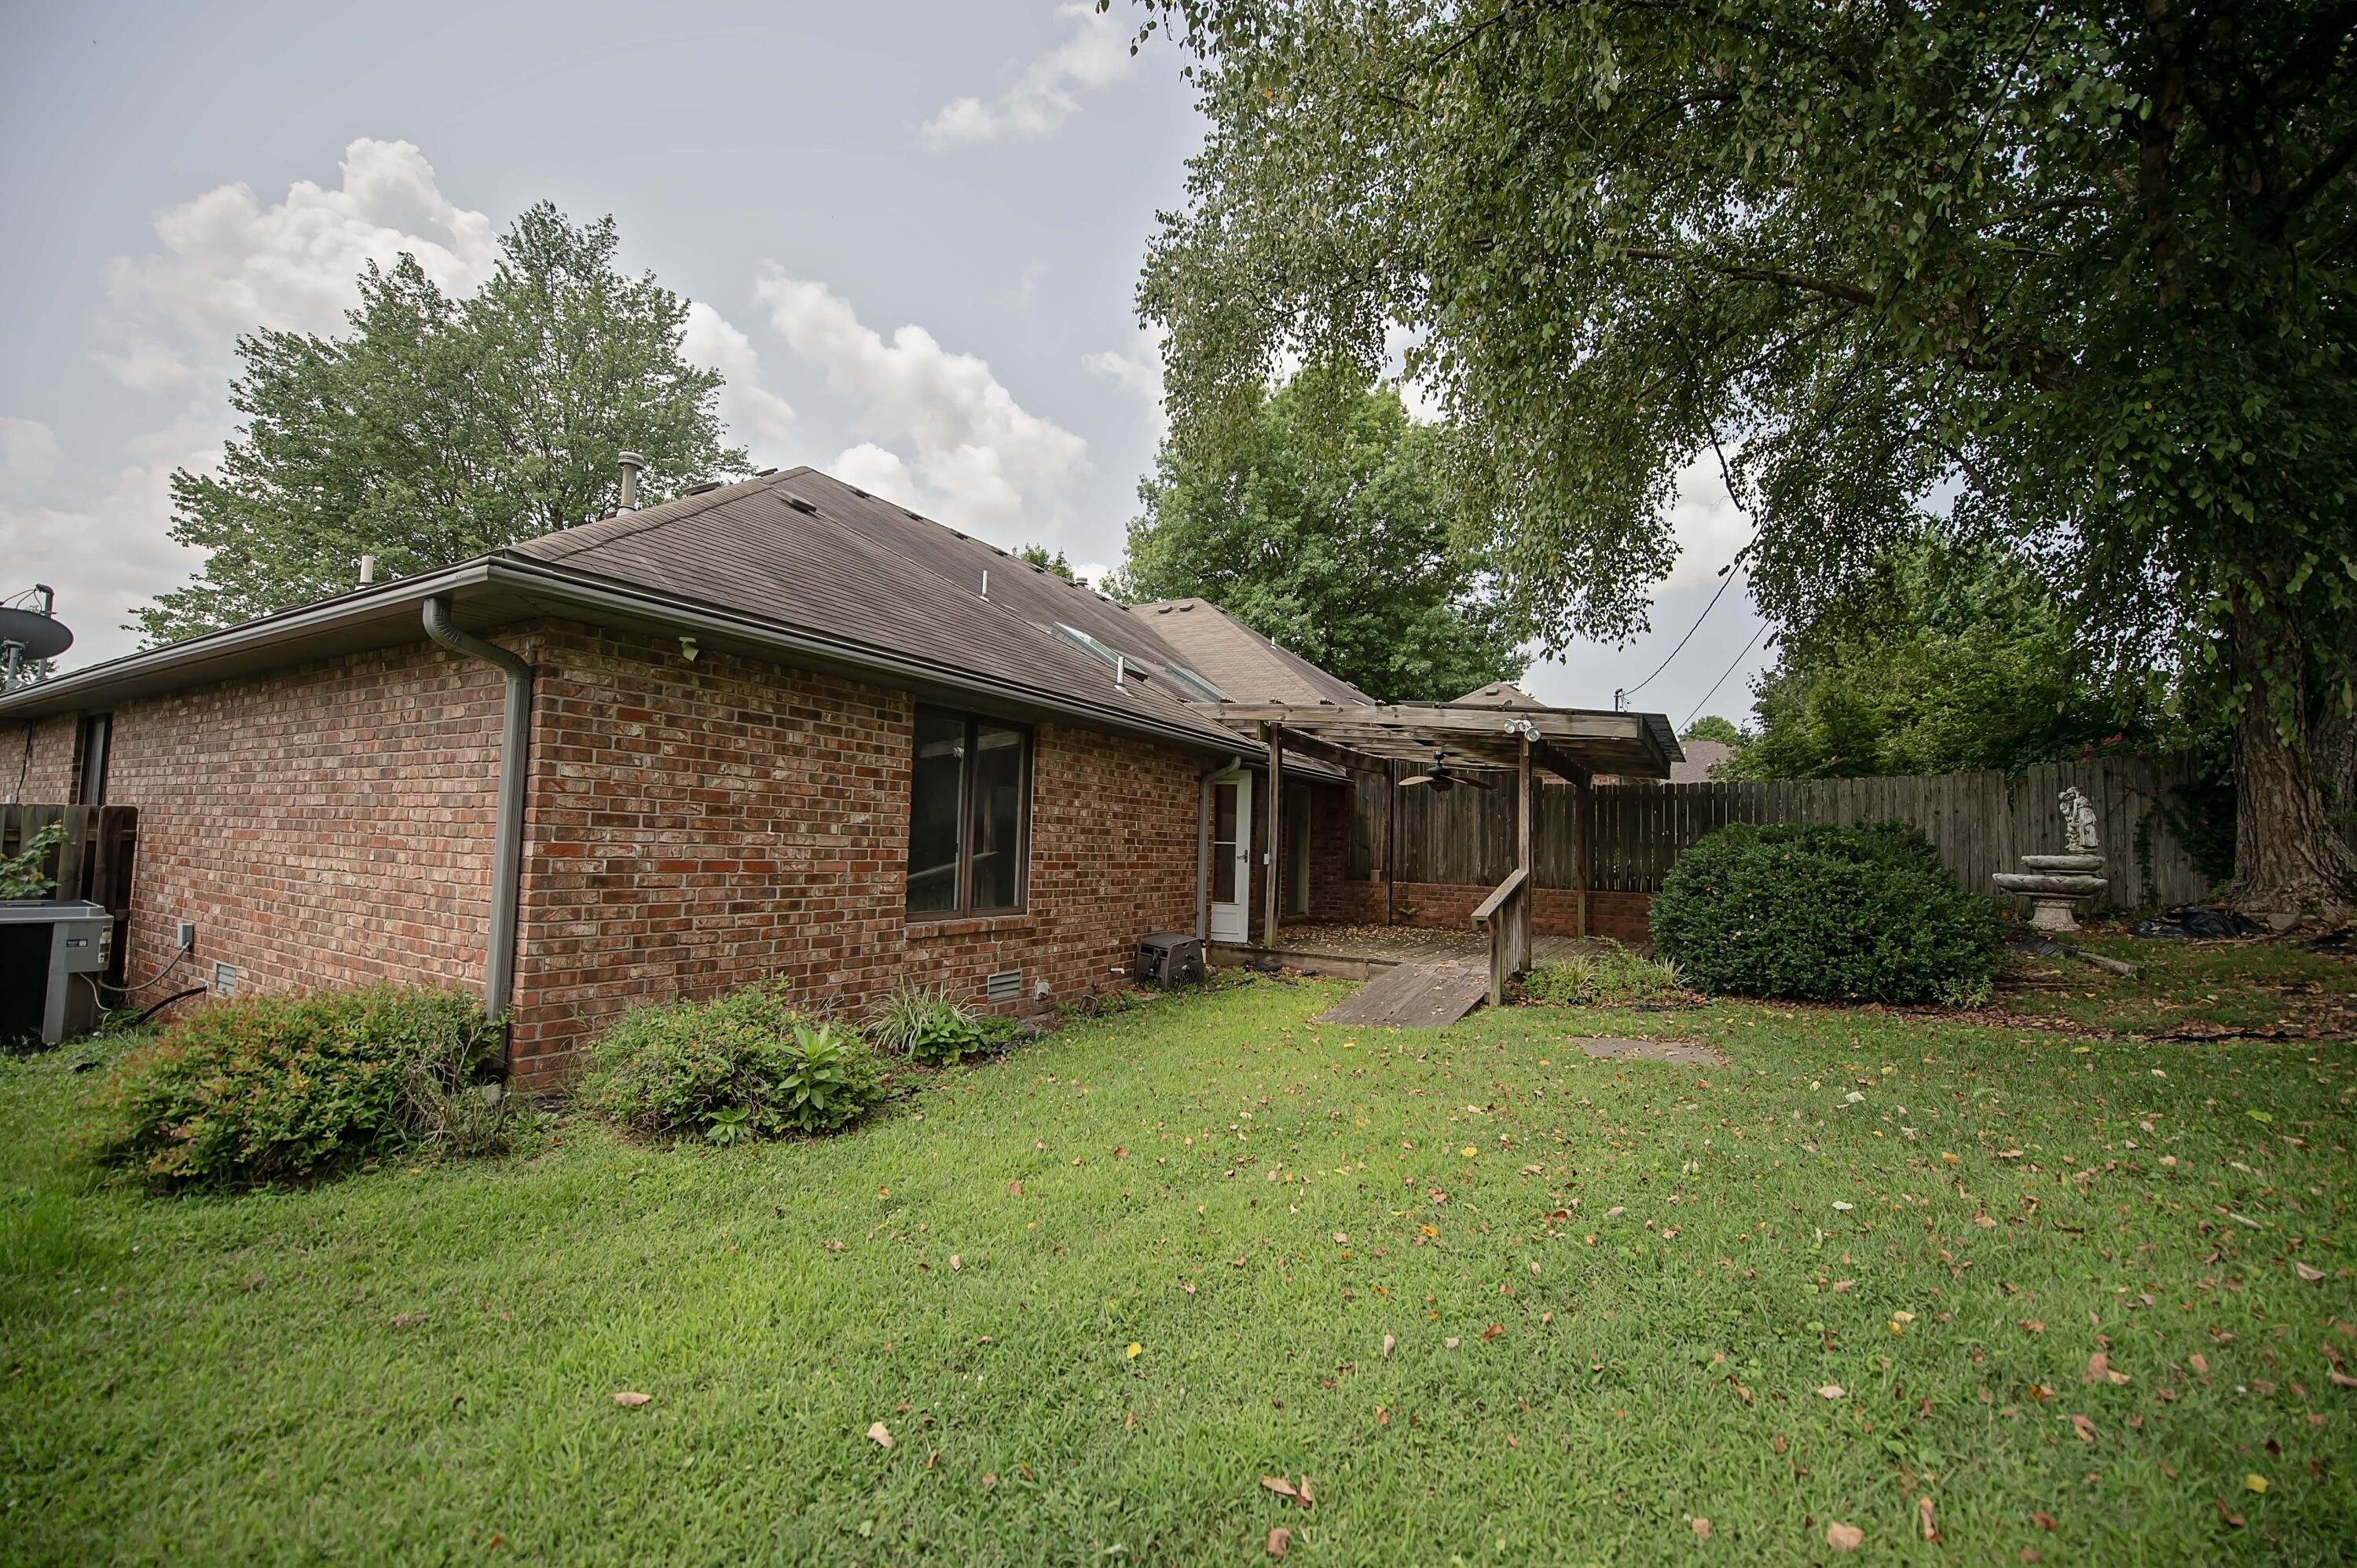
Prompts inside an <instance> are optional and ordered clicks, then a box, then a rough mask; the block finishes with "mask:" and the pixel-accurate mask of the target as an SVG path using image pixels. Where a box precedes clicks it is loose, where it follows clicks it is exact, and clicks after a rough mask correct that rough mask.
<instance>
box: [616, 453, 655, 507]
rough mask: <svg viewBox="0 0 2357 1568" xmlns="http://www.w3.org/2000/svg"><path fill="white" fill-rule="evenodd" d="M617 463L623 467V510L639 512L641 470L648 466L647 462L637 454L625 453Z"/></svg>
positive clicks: (617, 459) (617, 458)
mask: <svg viewBox="0 0 2357 1568" xmlns="http://www.w3.org/2000/svg"><path fill="white" fill-rule="evenodd" d="M615 461H616V462H618V463H619V464H621V465H622V510H624V511H636V510H639V470H640V468H643V467H646V466H647V460H646V459H645V458H644V457H641V456H639V455H638V454H637V453H636V452H624V453H621V454H620V455H619V456H617V457H616V458H615Z"/></svg>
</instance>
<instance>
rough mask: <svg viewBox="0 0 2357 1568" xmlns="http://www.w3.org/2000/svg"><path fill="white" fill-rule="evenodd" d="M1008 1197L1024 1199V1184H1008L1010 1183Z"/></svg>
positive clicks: (1017, 1182)
mask: <svg viewBox="0 0 2357 1568" xmlns="http://www.w3.org/2000/svg"><path fill="white" fill-rule="evenodd" d="M1006 1196H1007V1197H1022V1196H1023V1184H1022V1183H1021V1182H1019V1181H1010V1182H1008V1183H1007V1184H1006Z"/></svg>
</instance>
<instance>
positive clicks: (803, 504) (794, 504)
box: [786, 496, 818, 517]
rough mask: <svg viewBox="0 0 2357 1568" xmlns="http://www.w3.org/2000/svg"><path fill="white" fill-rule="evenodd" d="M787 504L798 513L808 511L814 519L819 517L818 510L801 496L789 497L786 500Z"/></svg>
mask: <svg viewBox="0 0 2357 1568" xmlns="http://www.w3.org/2000/svg"><path fill="white" fill-rule="evenodd" d="M786 504H787V505H788V506H790V507H791V508H793V509H794V510H796V511H806V512H808V513H810V514H811V515H812V516H813V517H816V516H817V515H818V508H816V507H814V506H813V505H811V503H810V502H808V501H806V500H804V499H802V497H800V496H788V497H787V498H786Z"/></svg>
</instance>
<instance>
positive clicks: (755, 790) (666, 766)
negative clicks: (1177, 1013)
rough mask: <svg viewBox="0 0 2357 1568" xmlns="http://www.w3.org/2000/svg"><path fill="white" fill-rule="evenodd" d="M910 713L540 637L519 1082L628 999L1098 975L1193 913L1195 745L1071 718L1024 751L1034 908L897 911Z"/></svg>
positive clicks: (798, 678) (859, 1004)
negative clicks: (906, 981) (1172, 744)
mask: <svg viewBox="0 0 2357 1568" xmlns="http://www.w3.org/2000/svg"><path fill="white" fill-rule="evenodd" d="M912 714H913V707H912V703H911V701H910V699H909V697H908V696H907V695H906V694H904V693H898V692H893V691H889V690H886V689H883V688H879V687H873V686H867V685H863V684H860V683H858V682H851V681H847V680H842V679H837V678H834V677H829V676H820V675H813V674H808V673H805V672H802V671H791V670H784V669H780V668H777V667H773V666H768V665H761V664H756V663H751V662H748V661H744V660H735V659H731V658H729V657H727V656H726V655H721V654H716V653H706V654H705V655H704V656H703V657H702V658H700V659H698V660H696V661H695V662H694V663H693V664H689V663H685V662H683V661H682V660H680V659H678V657H677V656H676V650H675V648H674V647H673V645H670V644H662V643H655V642H648V641H640V640H638V639H627V638H616V637H609V636H603V635H600V634H598V633H597V632H596V631H594V630H592V629H590V628H571V627H566V628H553V629H552V630H551V631H550V633H549V635H548V638H547V640H546V642H545V644H544V663H543V669H542V673H541V678H540V687H539V722H538V724H537V725H536V730H535V737H534V740H535V745H534V761H533V788H532V805H531V814H530V819H529V826H528V832H527V854H526V872H525V876H524V885H523V929H522V940H521V943H520V945H521V947H522V958H521V960H520V961H519V964H518V977H517V979H518V992H517V1004H518V1027H517V1030H516V1035H515V1061H516V1067H517V1074H518V1079H519V1081H520V1082H521V1083H522V1085H523V1086H525V1087H535V1086H540V1085H544V1084H548V1083H553V1082H556V1081H559V1080H561V1079H563V1078H564V1077H565V1076H566V1075H567V1074H568V1073H569V1072H570V1071H571V1070H572V1065H573V1053H574V1052H575V1051H576V1050H577V1049H578V1047H581V1046H582V1045H584V1044H586V1043H587V1041H588V1040H589V1039H590V1038H591V1037H592V1036H594V1035H595V1033H596V1032H597V1029H598V1028H599V1027H600V1026H602V1025H603V1024H605V1023H606V1022H608V1021H609V1020H610V1019H612V1018H614V1017H616V1016H618V1015H619V1014H620V1013H622V1012H623V1011H624V1010H626V1009H627V1008H629V1007H630V1006H633V1005H637V1004H644V1003H649V1002H662V1001H669V1000H671V999H673V997H678V996H705V995H712V994H715V993H720V992H723V991H726V990H728V989H731V988H733V987H735V986H738V985H742V984H745V983H748V982H750V981H754V980H759V979H762V978H765V977H768V976H770V975H773V974H782V975H784V976H786V977H787V978H788V979H790V980H791V982H792V983H793V984H794V986H795V988H796V990H797V991H798V992H799V993H801V994H802V995H803V996H804V997H806V998H808V999H809V1000H810V1001H811V1002H812V1003H813V1004H816V1005H820V1006H823V1007H829V1008H834V1009H836V1010H838V1011H841V1012H844V1013H846V1014H849V1015H854V1016H856V1015H859V1014H861V1013H863V1012H865V1011H866V1009H867V1008H868V1007H869V1006H870V1005H871V1004H874V1003H875V1002H876V1001H877V999H879V998H880V997H881V996H882V995H883V994H884V993H886V992H887V991H888V990H889V989H890V987H891V985H892V984H893V983H894V982H895V981H897V980H899V979H900V978H901V977H902V976H904V975H906V976H909V977H910V978H914V979H918V980H922V981H927V982H934V981H941V982H947V983H951V984H953V985H955V986H957V987H958V988H960V989H961V990H964V991H966V992H968V993H974V995H975V999H976V1000H979V995H978V993H979V992H980V989H981V983H982V979H983V976H985V974H988V973H991V972H996V971H1000V970H1008V969H1018V970H1020V971H1022V972H1023V998H1024V999H1023V1001H1022V1002H1021V1003H1020V1004H1016V1005H1014V1006H1011V1007H1007V1008H1004V1009H1002V1010H1004V1011H1009V1012H1022V1011H1030V1010H1033V1009H1035V1008H1037V1007H1039V1005H1040V1004H1039V1002H1037V1001H1035V1000H1034V999H1033V993H1034V990H1035V988H1036V985H1037V983H1039V981H1041V980H1045V981H1047V982H1048V983H1049V986H1050V988H1051V999H1053V998H1070V997H1071V996H1073V995H1075V994H1079V993H1085V992H1087V991H1089V990H1090V989H1092V988H1093V987H1096V986H1098V985H1101V984H1102V983H1103V982H1104V981H1105V980H1106V979H1107V978H1109V971H1110V970H1111V969H1112V968H1113V966H1114V965H1117V964H1119V965H1124V966H1125V961H1126V960H1127V958H1128V956H1129V954H1130V951H1131V948H1132V944H1134V942H1135V940H1136V939H1137V938H1138V937H1139V936H1141V935H1143V934H1145V933H1146V932H1147V931H1149V930H1165V929H1168V930H1191V929H1193V923H1194V888H1195V825H1196V822H1195V820H1196V809H1197V800H1198V797H1197V789H1196V778H1197V768H1198V766H1199V765H1198V763H1197V762H1196V760H1195V759H1194V758H1192V757H1189V756H1187V755H1185V754H1182V753H1179V752H1176V751H1171V750H1166V749H1164V748H1161V747H1157V746H1150V745H1147V744H1146V743H1143V742H1135V741H1126V740H1120V739H1115V738H1113V737H1110V736H1103V735H1099V734H1096V733H1094V732H1092V731H1087V730H1080V729H1073V728H1070V727H1066V726H1062V725H1042V726H1040V727H1039V729H1038V730H1037V731H1036V732H1035V736H1034V747H1033V766H1032V820H1031V849H1030V883H1029V896H1028V908H1027V911H1026V912H1025V913H1023V914H1020V915H1014V916H1002V917H996V918H981V919H969V920H957V921H952V922H945V923H927V922H923V921H917V922H911V921H909V919H908V918H907V911H906V906H907V881H906V876H907V862H908V832H909V796H908V789H909V751H910V746H911V744H912V742H911V724H912Z"/></svg>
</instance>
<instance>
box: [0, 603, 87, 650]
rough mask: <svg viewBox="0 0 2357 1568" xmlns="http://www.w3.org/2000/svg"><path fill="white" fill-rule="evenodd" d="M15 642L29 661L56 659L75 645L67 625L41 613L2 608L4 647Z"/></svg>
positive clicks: (0, 628) (1, 642) (0, 625)
mask: <svg viewBox="0 0 2357 1568" xmlns="http://www.w3.org/2000/svg"><path fill="white" fill-rule="evenodd" d="M9 643H14V644H15V645H16V647H17V648H18V649H19V650H22V652H21V655H20V656H21V657H23V658H26V659H55V658H56V657H57V656H58V655H59V654H60V653H63V652H64V651H65V650H67V649H69V648H71V647H72V646H73V633H72V632H70V631H69V630H68V629H66V623H65V622H63V621H61V620H59V619H58V618H56V617H54V616H45V615H43V614H42V613H41V612H40V611H38V610H26V609H18V608H16V607H14V606H10V605H0V646H5V645H6V644H9Z"/></svg>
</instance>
